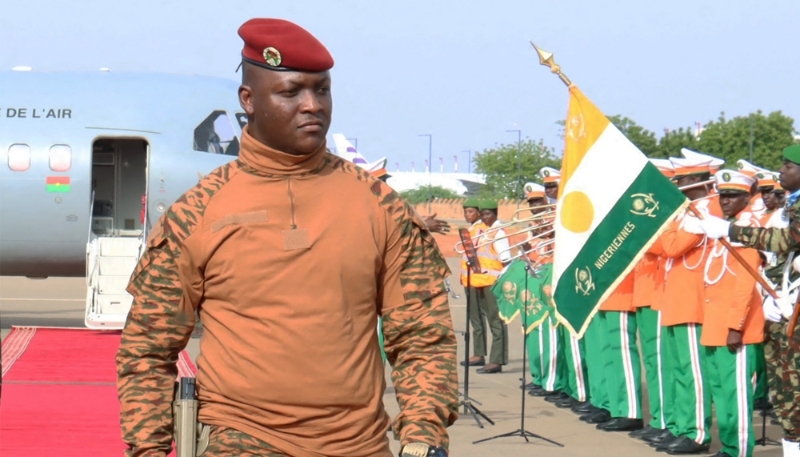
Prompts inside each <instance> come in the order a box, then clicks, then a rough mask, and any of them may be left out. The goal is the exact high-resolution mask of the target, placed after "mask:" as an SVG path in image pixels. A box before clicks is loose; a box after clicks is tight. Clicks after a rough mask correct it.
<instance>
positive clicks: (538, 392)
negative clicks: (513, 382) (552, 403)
mask: <svg viewBox="0 0 800 457" xmlns="http://www.w3.org/2000/svg"><path fill="white" fill-rule="evenodd" d="M557 393H558V391H557V390H544V389H538V390H533V389H531V390H529V391H528V395H530V396H531V397H548V396H550V395H555V394H557Z"/></svg>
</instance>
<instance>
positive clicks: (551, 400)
mask: <svg viewBox="0 0 800 457" xmlns="http://www.w3.org/2000/svg"><path fill="white" fill-rule="evenodd" d="M567 398H569V395H567V394H565V393H564V392H559V393H557V394H555V395H548V396H546V397H544V401H546V402H548V403H555V402H557V401H561V400H566V399H567Z"/></svg>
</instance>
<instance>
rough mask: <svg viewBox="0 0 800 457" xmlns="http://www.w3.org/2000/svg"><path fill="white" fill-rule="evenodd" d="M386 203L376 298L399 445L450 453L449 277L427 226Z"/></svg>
mask: <svg viewBox="0 0 800 457" xmlns="http://www.w3.org/2000/svg"><path fill="white" fill-rule="evenodd" d="M382 199H383V202H382V204H383V206H384V207H388V208H386V209H387V211H386V214H387V218H388V220H387V225H388V227H389V229H388V244H387V248H386V249H387V251H386V255H385V262H384V268H383V275H382V276H383V278H382V281H381V282H382V284H381V291H380V293H379V294H380V295H379V296H380V302H381V303H380V305H381V312H382V314H383V333H384V338H385V339H384V348H385V351H386V356H387V359H388V360H389V363H390V364H391V365H392V367H393V371H392V381H393V383H394V387H395V391H396V396H397V402H398V404H399V405H400V414H399V415H398V416H397V418H396V419H395V421H394V424H393V430H394V434H395V438H396V439H399V440H400V442H401V444H403V445H405V444H407V443H409V442H422V443H427V444H430V445H436V446H443V447H445V448H447V447H448V446H449V437H448V434H447V430H446V428H447V427H448V426H450V425H452V424H453V423H454V422H455V420H456V418H457V417H458V412H457V410H458V372H457V370H456V338H455V333H454V332H453V324H452V320H451V317H450V307H449V304H448V299H447V292H446V290H445V287H444V277H445V274H447V272H448V271H449V270H448V268H447V264H446V263H445V261H444V259H443V257H442V254H441V252H440V251H439V249H438V247H437V245H436V242H435V241H434V239H433V237H432V236H431V234H430V233H429V232H428V231H427V230H426V229H425V228H424V222H422V221H421V220H419V218H418V217H415V216H414V215H413V213H412V212H411V211H410V210H409V207H408V206H407V205H406V204H405V203H404V202H403V201H402V200H401V199H399V198H398V197H397V195H396V194H395V193H394V192H391V191H389V192H387V193H385V195H383V196H382Z"/></svg>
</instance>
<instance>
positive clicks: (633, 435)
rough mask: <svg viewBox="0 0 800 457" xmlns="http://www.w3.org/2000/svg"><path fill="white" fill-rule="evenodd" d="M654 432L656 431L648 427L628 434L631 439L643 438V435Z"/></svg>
mask: <svg viewBox="0 0 800 457" xmlns="http://www.w3.org/2000/svg"><path fill="white" fill-rule="evenodd" d="M653 430H655V429H654V428H653V427H651V426H649V425H648V426H647V427H643V428H640V429H638V430H634V431H632V432H630V433H628V436H630V437H631V438H641V437H642V435H644V434H645V433H647V432H651V431H653Z"/></svg>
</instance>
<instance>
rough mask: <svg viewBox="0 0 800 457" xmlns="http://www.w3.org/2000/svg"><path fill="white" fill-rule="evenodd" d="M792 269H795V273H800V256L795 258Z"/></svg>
mask: <svg viewBox="0 0 800 457" xmlns="http://www.w3.org/2000/svg"><path fill="white" fill-rule="evenodd" d="M792 268H794V271H796V272H798V273H800V256H797V257H795V258H794V260H792Z"/></svg>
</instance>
